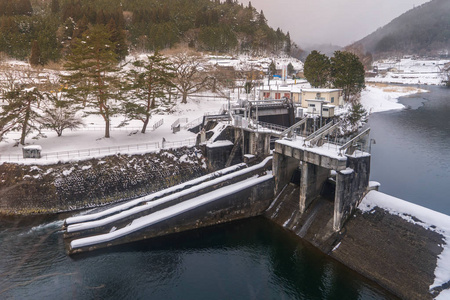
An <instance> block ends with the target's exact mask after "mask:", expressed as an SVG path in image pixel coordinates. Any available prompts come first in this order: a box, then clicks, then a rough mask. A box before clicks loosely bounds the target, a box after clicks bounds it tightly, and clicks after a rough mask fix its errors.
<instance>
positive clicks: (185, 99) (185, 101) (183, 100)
mask: <svg viewBox="0 0 450 300" xmlns="http://www.w3.org/2000/svg"><path fill="white" fill-rule="evenodd" d="M181 103H184V104H186V103H187V93H183V99H182V100H181Z"/></svg>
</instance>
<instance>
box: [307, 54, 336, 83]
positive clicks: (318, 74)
mask: <svg viewBox="0 0 450 300" xmlns="http://www.w3.org/2000/svg"><path fill="white" fill-rule="evenodd" d="M330 72H331V64H330V59H329V58H328V56H326V55H325V54H322V53H320V52H319V51H317V50H313V51H312V52H311V53H310V54H309V55H308V57H306V60H305V65H304V71H303V73H304V75H305V78H306V80H308V82H309V83H310V84H311V85H312V86H313V87H325V86H326V85H327V84H328V82H329V80H330Z"/></svg>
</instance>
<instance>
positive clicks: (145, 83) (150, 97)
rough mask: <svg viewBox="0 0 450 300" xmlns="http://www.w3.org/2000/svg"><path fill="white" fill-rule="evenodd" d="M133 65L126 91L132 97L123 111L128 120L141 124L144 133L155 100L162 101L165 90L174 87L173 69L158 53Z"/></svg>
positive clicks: (154, 106) (154, 105)
mask: <svg viewBox="0 0 450 300" xmlns="http://www.w3.org/2000/svg"><path fill="white" fill-rule="evenodd" d="M133 65H134V67H135V69H133V70H131V71H130V72H129V73H128V82H129V83H130V85H129V87H128V89H131V90H132V91H133V96H134V97H130V98H129V100H128V101H127V102H126V103H125V107H126V109H125V110H126V114H127V116H128V118H130V119H134V120H140V121H142V122H143V126H142V130H141V132H142V133H145V131H146V130H147V125H148V122H149V120H150V117H151V113H152V110H153V109H155V108H156V99H164V98H165V97H166V96H165V90H167V89H168V88H170V87H173V86H174V85H173V83H172V80H173V78H174V77H175V74H174V72H175V69H174V67H173V65H172V64H171V63H170V62H168V61H167V58H165V57H164V56H162V55H161V54H160V53H159V52H158V51H157V52H155V54H153V55H150V56H148V61H142V60H138V61H136V62H134V63H133Z"/></svg>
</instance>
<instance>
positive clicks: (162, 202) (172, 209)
mask: <svg viewBox="0 0 450 300" xmlns="http://www.w3.org/2000/svg"><path fill="white" fill-rule="evenodd" d="M271 160H272V159H271V157H268V158H266V159H265V160H263V161H262V162H261V163H259V164H257V165H254V166H250V167H247V166H246V165H245V164H240V165H237V166H234V167H230V168H227V169H224V170H222V171H219V172H214V173H212V174H210V175H206V176H203V178H198V179H194V180H193V181H192V182H187V183H185V184H182V185H179V186H176V187H173V188H170V189H168V190H165V191H160V192H157V193H155V194H152V195H148V196H146V197H142V198H139V199H135V200H132V201H129V202H127V203H124V204H122V205H119V206H115V207H112V208H109V209H107V210H104V211H102V212H99V213H96V214H92V215H85V216H77V217H73V218H68V219H67V220H66V221H65V226H64V237H65V241H66V248H67V252H68V253H69V254H74V253H79V252H85V251H91V250H95V249H99V248H105V247H109V246H113V245H119V244H124V243H129V242H133V241H138V240H142V239H147V238H151V237H156V236H162V235H166V234H170V233H175V232H181V231H185V230H191V229H195V228H201V227H205V226H210V225H215V224H219V223H224V222H229V221H233V220H238V219H242V218H248V217H252V216H256V215H260V214H261V213H262V212H263V211H264V210H265V209H266V208H267V207H268V206H269V204H270V202H271V201H272V199H273V182H274V179H273V176H272V172H271V171H270V169H271V165H272V161H271Z"/></svg>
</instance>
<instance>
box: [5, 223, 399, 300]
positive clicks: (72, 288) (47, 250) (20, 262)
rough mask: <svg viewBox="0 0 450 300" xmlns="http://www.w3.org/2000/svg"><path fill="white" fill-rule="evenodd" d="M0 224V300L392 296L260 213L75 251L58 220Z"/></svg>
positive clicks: (365, 297) (354, 297) (348, 297)
mask: <svg viewBox="0 0 450 300" xmlns="http://www.w3.org/2000/svg"><path fill="white" fill-rule="evenodd" d="M0 225H1V230H0V244H1V248H0V274H1V275H0V299H392V297H391V296H389V295H388V294H387V293H386V292H384V291H383V290H381V289H380V288H378V287H376V286H374V285H373V284H371V283H370V282H367V281H366V280H365V279H364V278H362V277H360V276H359V275H358V274H355V273H354V272H352V271H350V270H348V269H347V268H345V267H343V266H342V265H340V264H339V263H337V262H335V261H333V260H330V259H329V258H328V257H326V256H325V255H323V254H321V253H319V252H317V251H316V250H315V249H314V248H312V247H311V246H309V245H308V244H304V243H302V242H300V241H299V240H298V239H297V238H296V237H294V236H292V235H291V234H290V233H288V232H286V231H284V230H283V229H282V228H280V227H278V226H275V225H274V224H272V223H271V222H270V221H268V220H266V219H263V218H254V219H249V220H245V221H239V222H234V223H231V224H227V225H223V226H217V227H213V228H208V229H204V230H198V231H193V232H189V233H184V234H179V235H173V236H170V237H165V238H159V239H153V240H149V241H144V242H139V243H133V244H129V245H124V246H119V247H115V248H112V249H107V250H103V251H99V252H94V253H87V254H82V255H79V256H75V257H68V256H66V255H65V253H64V245H63V241H62V234H61V232H59V231H58V229H59V228H60V226H61V225H62V221H59V220H54V219H51V218H47V219H43V218H34V219H24V218H20V219H17V218H16V219H2V220H1V222H0Z"/></svg>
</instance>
